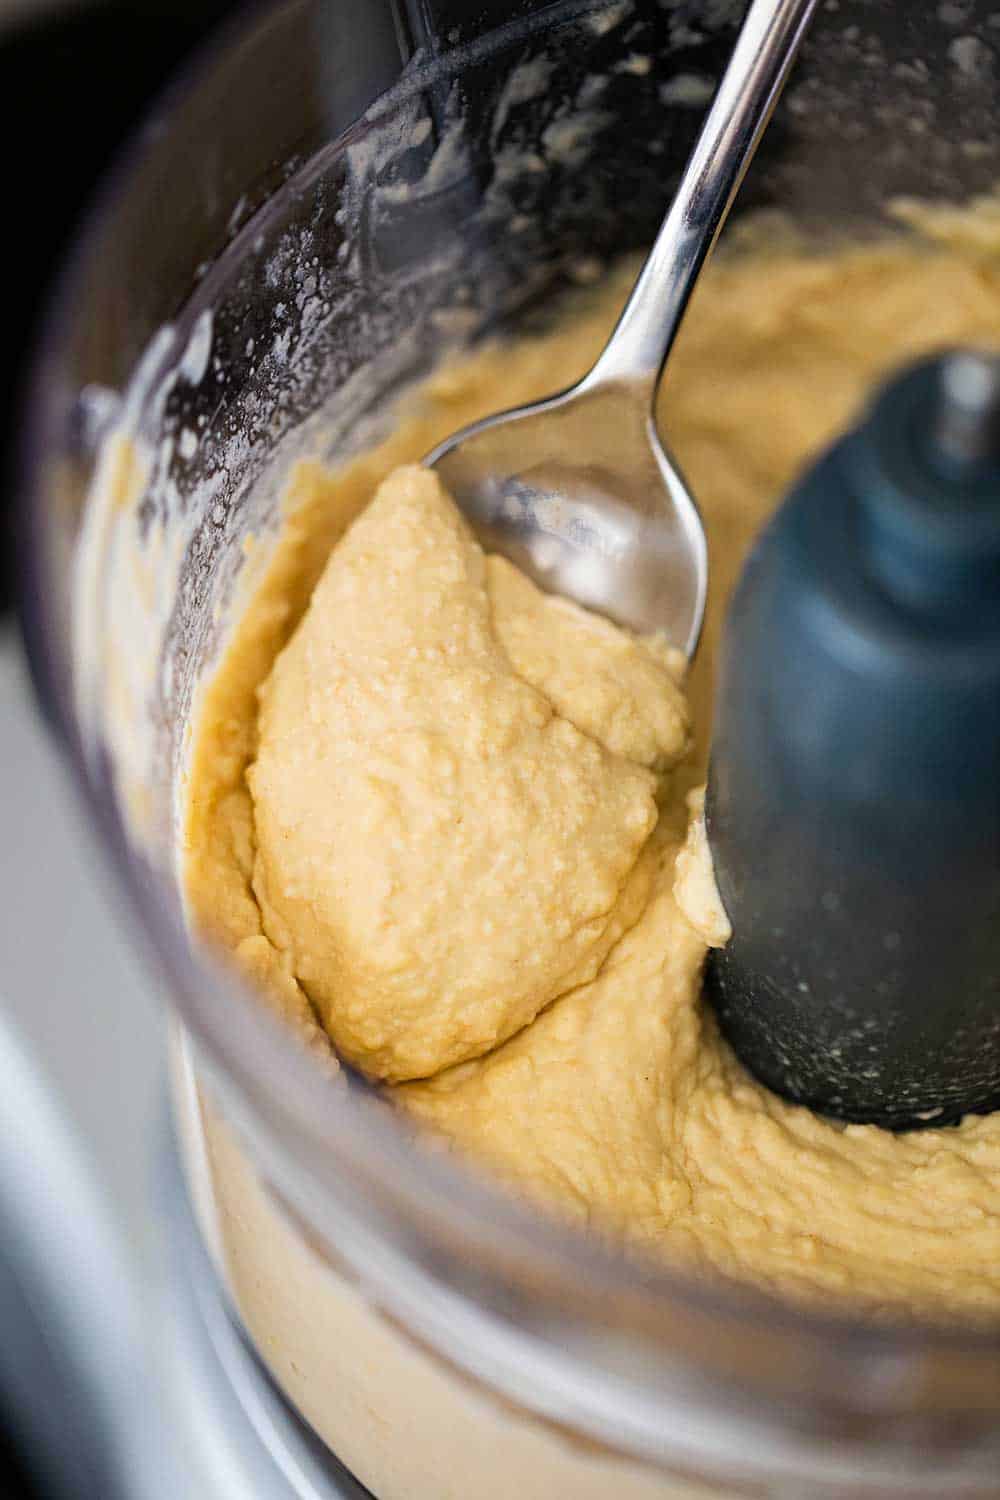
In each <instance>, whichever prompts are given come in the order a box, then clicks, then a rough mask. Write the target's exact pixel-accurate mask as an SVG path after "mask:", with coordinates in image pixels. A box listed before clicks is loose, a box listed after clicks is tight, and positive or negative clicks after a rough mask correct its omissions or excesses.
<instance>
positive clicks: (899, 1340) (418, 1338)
mask: <svg viewBox="0 0 1000 1500" xmlns="http://www.w3.org/2000/svg"><path fill="white" fill-rule="evenodd" d="M740 10H741V7H740V5H739V4H727V3H723V0H665V3H664V0H598V3H593V0H573V3H556V4H541V5H539V4H530V3H516V0H510V3H506V4H496V3H494V4H491V5H488V6H487V5H477V6H475V7H472V8H471V11H472V13H471V14H470V8H469V7H466V6H465V5H462V4H458V3H454V4H450V5H449V4H447V3H440V4H429V3H426V0H421V3H416V0H414V3H412V4H409V3H403V0H398V3H395V4H390V3H380V0H379V3H375V0H371V3H366V0H359V3H356V4H347V3H340V4H336V5H331V4H326V3H323V0H290V3H287V4H283V5H278V6H271V7H267V8H264V9H260V10H256V11H253V12H250V13H249V14H248V15H246V16H244V17H242V18H241V19H240V20H239V21H238V22H237V23H235V24H234V25H233V26H232V27H231V28H230V29H229V30H228V31H227V32H224V33H223V34H221V35H220V36H219V38H218V40H217V42H216V44H215V45H214V47H213V48H212V49H211V50H210V52H209V53H208V54H206V56H205V57H204V58H203V59H202V60H201V61H200V63H199V64H198V66H197V67H196V68H195V69H194V70H193V71H192V72H191V73H190V74H189V75H188V76H186V77H185V78H183V79H182V80H181V81H180V82H179V83H178V84H177V85H176V86H175V88H174V89H173V91H172V92H171V93H170V94H169V95H168V97H167V98H165V99H164V100H163V101H161V103H160V104H159V106H158V107H157V109H156V111H155V112H154V113H153V115H152V116H151V117H150V119H149V121H148V123H147V125H146V128H145V130H144V131H143V132H142V134H141V135H140V136H139V137H138V138H137V139H136V140H135V142H134V143H133V144H132V146H131V147H130V149H129V150H128V152H127V153H126V154H125V155H124V157H123V158H122V159H121V160H120V161H119V162H118V163H117V165H116V166H115V169H114V170H113V172H112V173H111V175H110V177H109V179H108V181H107V183H106V186H105V189H104V191H103V193H102V195H101V197H100V198H99V200H98V202H97V203H96V204H95V205H94V207H93V209H92V211H91V214H90V216H89V218H88V220H87V222H86V223H85V224H84V226H83V228H82V230H81V232H80V235H79V238H78V241H77V244H76V247H75V250H74V252H73V254H72V257H71V259H70V261H69V264H68V265H67V267H66V268H65V271H64V274H63V276H62V278H61V281H60V283H59V285H58V286H57V288H56V291H55V294H54V297H53V300H52V304H51V309H50V314H49V317H48V321H47V324H46V327H45V330H44V334H43V339H42V343H41V348H40V353H39V358H38V363H37V369H36V373H35V379H34V383H33V387H32V389H31V391H30V393H29V404H28V408H27V415H26V426H25V442H24V460H25V462H24V471H23V499H24V539H25V548H24V558H23V575H24V590H23V619H24V627H25V633H26V637H27V640H28V645H29V651H30V655H31V659H32V663H33V669H34V674H35V678H36V682H37V684H38V688H39V692H40V696H41V698H42V701H43V704H44V706H45V708H46V710H47V712H48V713H49V715H50V716H51V718H52V720H53V723H54V725H55V727H56V731H57V733H58V735H59V737H60V738H61V740H62V741H63V743H64V744H65V746H66V750H67V755H68V758H69V760H70V762H71V765H72V767H73V770H74V773H75V775H76V778H77V780H78V782H79V784H80V786H81V788H82V790H83V792H84V794H85V796H86V798H87V801H88V803H89V807H90V809H91V812H92V815H93V819H94V822H95V825H96V826H97V828H98V830H99V832H100V836H101V838H102V839H103V841H104V843H105V844H106V846H107V848H108V850H109V851H110V853H111V855H112V858H113V862H114V865H115V868H116V870H117V872H118V876H119V882H120V886H121V889H122V891H123V892H124V893H125V895H126V896H127V898H128V899H129V901H130V903H131V912H132V916H133V919H134V923H135V926H136V928H137V930H138V931H139V932H140V933H141V934H142V935H143V937H144V938H145V939H146V940H147V942H148V946H149V949H150V951H151V954H152V955H153V956H154V958H155V960H156V961H158V963H159V965H160V966H161V968H162V970H163V972H164V974H165V976H166V980H167V985H168V990H169V994H170V996H171V999H172V1002H173V1006H174V1029H175V1033H176V1043H175V1049H174V1062H175V1067H174V1075H175V1090H174V1092H175V1107H176V1118H177V1130H178V1136H179V1140H180V1143H181V1150H182V1155H183V1158H184V1162H185V1165H186V1169H187V1173H188V1179H189V1186H190V1190H191V1193H192V1196H193V1198H194V1201H195V1206H196V1209H197V1211H198V1215H199V1222H200V1224H201V1228H202V1233H203V1235H204V1236H205V1239H206V1242H207V1244H208V1247H209V1249H210V1251H211V1252H212V1254H213V1257H214V1261H215V1265H216V1269H217V1274H218V1276H219V1278H220V1281H221V1283H222V1285H223V1286H224V1288H225V1290H226V1294H227V1297H228V1299H229V1304H230V1307H231V1312H232V1316H233V1318H234V1319H235V1320H237V1322H238V1324H239V1325H240V1326H241V1327H242V1328H243V1330H244V1331H245V1332H246V1334H247V1336H248V1338H249V1339H250V1341H251V1342H252V1343H253V1345H254V1346H255V1348H256V1351H257V1354H258V1355H259V1357H260V1359H261V1360H262V1361H263V1363H264V1364H265V1365H266V1366H267V1367H268V1368H269V1370H270V1371H271V1373H272V1375H273V1376H274V1379H275V1380H276V1382H277V1383H278V1385H279V1386H280V1387H281V1389H282V1390H283V1391H284V1393H285V1395H286V1397H287V1399H288V1400H289V1401H290V1402H292V1403H293V1404H294V1406H295V1407H296V1408H297V1409H298V1411H299V1412H300V1413H301V1414H302V1416H303V1417H304V1418H305V1419H306V1421H307V1422H308V1423H309V1424H311V1426H312V1427H313V1428H314V1429H315V1431H316V1432H317V1433H318V1434H319V1436H320V1437H321V1438H322V1439H323V1440H324V1442H325V1443H326V1444H327V1445H328V1446H329V1448H330V1449H331V1451H335V1452H336V1453H337V1454H338V1455H339V1457H340V1459H341V1460H343V1462H344V1463H345V1464H346V1465H347V1467H348V1468H349V1469H350V1470H352V1471H353V1472H354V1473H355V1474H356V1475H357V1477H358V1479H359V1480H360V1481H361V1482H362V1483H363V1484H365V1485H367V1486H368V1487H369V1489H370V1490H371V1491H372V1493H373V1494H375V1495H376V1496H377V1497H378V1500H431V1497H433V1500H442V1497H445V1496H452V1495H454V1496H460V1495H461V1496H469V1495H475V1496H476V1497H477V1500H494V1497H495V1500H505V1497H510V1496H515V1495H516V1496H517V1497H518V1500H536V1497H538V1500H541V1497H543V1496H545V1497H551V1496H553V1495H573V1496H575V1497H587V1496H595V1497H596V1496H607V1495H610V1494H613V1495H615V1496H616V1497H622V1500H631V1497H643V1500H645V1497H650V1500H652V1497H661V1500H672V1497H680V1496H688V1495H691V1496H695V1495H700V1494H705V1495H709V1496H711V1495H717V1496H722V1495H725V1496H735V1495H751V1496H765V1495H768V1496H771V1495H773V1496H792V1495H795V1496H799V1495H809V1496H818V1497H822V1496H828V1497H834V1496H836V1497H838V1500H843V1497H850V1496H858V1497H862V1496H882V1495H906V1496H916V1495H936V1496H949V1497H952V1496H954V1497H959V1496H988V1495H996V1494H998V1493H1000V1488H998V1481H997V1477H996V1476H997V1474H998V1473H1000V1328H993V1329H989V1328H983V1327H977V1328H974V1329H973V1328H970V1327H965V1326H963V1327H959V1326H954V1327H950V1326H943V1325H942V1324H941V1323H940V1322H938V1323H934V1324H931V1323H927V1324H918V1323H913V1322H910V1323H907V1324H903V1323H899V1324H894V1323H892V1322H890V1321H886V1322H880V1323H877V1324H876V1323H873V1322H871V1321H870V1320H868V1319H862V1318H858V1319H853V1320H852V1319H851V1318H850V1317H847V1316H839V1315H838V1316H835V1315H833V1314H830V1313H825V1312H824V1311H821V1310H815V1311H813V1310H807V1309H804V1308H802V1307H800V1306H792V1305H790V1304H785V1303H783V1302H782V1301H780V1300H778V1299H776V1298H772V1297H769V1296H766V1295H764V1294H763V1293H756V1292H753V1291H751V1290H744V1289H739V1288H734V1287H733V1286H729V1285H723V1284H721V1283H719V1284H716V1283H714V1282H711V1281H708V1280H705V1279H695V1278H694V1277H692V1276H690V1275H685V1274H681V1273H680V1272H675V1271H672V1270H670V1269H669V1268H667V1267H664V1266H661V1265H659V1264H647V1263H646V1262H644V1261H642V1260H641V1259H637V1258H635V1257H629V1258H626V1257H625V1256H624V1255H618V1254H617V1253H615V1251H614V1250H613V1249H611V1248H609V1247H608V1246H606V1245H605V1244H603V1243H601V1242H599V1241H598V1240H597V1239H596V1238H589V1237H587V1236H586V1235H584V1234H583V1233H582V1232H580V1231H576V1230H574V1229H572V1228H570V1227H568V1226H564V1225H563V1224H561V1223H559V1222H556V1221H555V1220H553V1219H550V1218H549V1217H547V1216H545V1215H543V1214H542V1213H540V1212H537V1211H536V1210H535V1209H533V1208H532V1207H530V1206H528V1205H527V1204H523V1203H521V1202H518V1201H515V1200H514V1199H513V1198H511V1197H509V1196H507V1195H505V1194H504V1193H502V1192H501V1191H500V1190H499V1189H498V1188H497V1187H496V1186H495V1185H493V1184H492V1183H491V1182H490V1181H488V1180H487V1179H486V1178H485V1177H480V1176H479V1175H477V1174H476V1173H474V1172H473V1171H472V1170H471V1169H469V1168H467V1167H463V1166H462V1165H461V1164H459V1163H457V1162H456V1161H454V1160H452V1159H451V1158H448V1157H446V1156H444V1155H443V1154H442V1153H440V1152H435V1151H432V1150H428V1149H427V1148H426V1147H425V1146H424V1145H422V1144H421V1143H420V1142H419V1141H417V1140H415V1139H414V1137H413V1134H412V1132H411V1131H410V1130H409V1129H408V1128H407V1126H406V1125H405V1123H404V1122H402V1121H400V1120H399V1119H397V1118H396V1116H395V1115H394V1114H393V1113H392V1112H391V1111H389V1110H388V1109H387V1108H386V1106H385V1105H384V1104H383V1103H382V1102H381V1101H380V1099H379V1098H378V1096H377V1094H376V1093H375V1092H374V1091H373V1090H372V1089H370V1088H369V1087H368V1086H367V1085H366V1084H365V1083H364V1082H363V1081H362V1080H360V1079H359V1078H356V1077H353V1076H348V1075H345V1080H346V1081H345V1082H344V1084H343V1086H340V1085H338V1084H334V1083H331V1081H330V1079H329V1078H328V1077H327V1076H325V1075H324V1073H323V1072H322V1070H321V1069H320V1068H319V1067H317V1066H316V1064H315V1062H314V1060H313V1059H312V1058H311V1057H309V1056H308V1055H307V1054H306V1053H305V1052H304V1050H303V1049H302V1048H301V1047H300V1046H299V1045H298V1043H297V1042H296V1040H295V1039H293V1038H292V1037H291V1035H289V1034H286V1032H285V1030H284V1029H283V1028H282V1027H281V1026H280V1025H279V1024H278V1023H277V1022H276V1021H275V1020H274V1019H273V1017H272V1016H271V1015H270V1013H269V1012H268V1011H267V1009H266V1007H264V1006H263V1005H262V1004H261V1003H260V1000H259V997H257V996H256V995H254V994H252V993H250V992H248V991H247V990H245V989H244V987H243V986H242V985H241V984H240V983H239V981H238V980H237V979H236V978H235V977H234V976H233V974H232V972H231V971H230V969H229V968H227V966H226V965H225V964H223V963H222V962H221V961H220V960H219V958H218V956H217V955H214V954H213V953H212V952H211V951H210V950H209V949H208V948H207V947H206V946H205V945H203V944H202V943H200V942H195V941H193V940H192V938H191V936H190V933H189V929H188V924H187V919H186V914H185V909H184V898H183V892H182V888H181V880H180V872H179V863H178V860H179V852H178V851H179V837H180V827H181V803H180V797H181V787H182V777H183V772H184V766H185V755H186V752H187V748H188V745H189V733H190V723H191V712H192V705H193V703H194V701H195V697H196V693H197V690H198V686H199V684H200V683H201V682H202V681H203V680H204V677H205V674H206V673H207V672H208V671H209V670H210V669H211V666H212V664H213V662H214V660H215V659H216V655H217V652H218V649H219V646H220V643H221V642H222V640H223V638H224V632H225V628H226V623H227V620H228V619H229V618H230V615H231V609H232V606H233V603H234V600H236V599H237V598H238V597H239V591H240V589H241V588H244V587H245V586H246V580H247V578H248V577H249V576H250V572H252V569H253V567H254V566H255V559H257V558H259V557H261V556H266V552H267V542H268V541H269V540H270V539H271V538H273V536H274V534H275V531H276V527H277V524H278V519H279V516H278V501H279V496H280V493H281V488H282V483H283V480H284V478H285V477H286V476H287V473H288V471H289V467H290V465H291V464H292V463H293V462H294V460H295V459H296V458H297V457H299V456H302V455H306V454H308V455H314V456H321V457H325V458H328V459H331V460H342V459H344V458H345V457H347V456H348V455H350V454H352V453H354V452H357V451H359V450H360V449H363V448H364V447H366V446H368V445H370V444H371V443H372V442H373V441H375V440H376V438H377V437H378V435H379V433H380V432H382V431H384V430H385V429H386V428H387V426H388V425H389V424H390V423H391V420H392V408H393V403H394V401H395V400H396V399H397V397H398V396H399V395H400V393H402V392H404V391H405V390H406V389H407V388H408V387H409V386H411V385H412V384H413V382H414V381H416V380H417V379H419V377H420V376H421V375H422V374H426V373H427V372H428V371H429V370H430V369H431V368H432V367H433V366H434V364H435V363H436V362H437V361H438V360H440V359H441V358H442V357H443V356H444V355H445V354H446V353H450V352H452V351H455V350H460V349H461V348H464V347H468V346H469V345H471V344H472V343H474V342H475V341H476V340H477V339H480V338H481V337H483V336H484V335H486V334H496V333H506V332H508V331H511V330H514V329H517V328H524V327H529V326H537V324H538V322H539V319H541V318H543V317H544V315H545V313H546V310H547V309H548V308H549V307H550V306H551V304H552V301H553V298H554V297H555V296H556V294H557V293H558V292H559V291H560V289H562V288H564V287H568V286H571V285H573V284H575V283H579V282H581V281H590V280H593V279H595V278H596V277H597V276H598V275H599V274H600V272H601V270H602V268H603V267H604V266H606V265H607V264H608V263H609V262H610V261H611V260H612V259H613V258H615V257H618V256H620V255H621V254H622V253H623V252H625V251H628V250H632V249H637V248H639V247H641V246H643V245H644V244H646V243H648V241H649V240H650V238H651V237H652V234H653V232H654V230H655V228H656V225H657V223H658V222H659V219H660V217H661V215H662V212H663V209H664V206H665V204H666V202H667V201H668V198H669V194H670V190H671V184H672V182H673V181H674V180H675V179H676V176H677V173H678V170H679V167H680V165H681V163H682V162H683V160H684V158H685V155H686V153H687V150H688V148H689V146H690V145H691V143H692V140H693V136H694V133H695V130H696V128H697V125H698V123H699V120H700V117H701V112H702V110H703V108H704V105H705V103H706V101H707V99H708V98H709V97H710V94H711V90H712V86H713V80H714V79H715V78H716V77H717V76H718V73H719V71H720V69H721V66H722V63H723V62H724V59H725V57H726V56H727V54H728V50H729V49H730V47H731V44H732V39H733V35H734V29H735V26H736V25H737V24H738V21H739V18H740ZM994 21H995V18H994V16H993V14H992V8H991V6H990V5H989V4H973V3H970V0H962V3H961V4H954V5H942V6H940V7H937V8H928V7H887V6H885V5H882V4H879V3H875V0H868V3H866V0H830V3H829V4H828V5H827V6H826V7H825V8H824V9H823V10H822V12H821V13H820V15H819V18H818V20H817V22H816V25H815V29H814V32H813V34H812V36H811V38H810V40H809V43H808V44H807V46H806V49H805V52H804V55H803V57H802V60H801V62H800V64H799V66H798V68H797V70H796V73H795V75H794V77H793V79H792V82H791V84H790V87H789V89H788V92H787V94H786V96H785V99H784V100H783V102H782V104H781V106H780V108H779V110H778V113H777V115H776V117H775V120H774V123H773V125H772V127H771V129H770V131H769V133H768V136H767V139H766V141H765V143H764V146H763V148H762V151H761V154H760V157H759V159H758V161H757V162H756V163H755V165H754V167H753V169H752V171H751V174H750V177H749V178H748V181H747V183H746V186H745V188H744V191H743V194H742V196H741V203H740V210H741V213H745V212H746V211H747V210H748V209H751V208H753V209H757V210H759V211H763V212H769V211H778V212H780V213H782V214H787V215H789V216H790V217H791V218H792V219H793V220H794V222H795V223H796V225H797V226H798V228H799V229H800V231H801V232H802V233H803V234H805V235H807V236H815V237H817V239H819V240H822V241H824V242H826V241H829V240H830V239H831V237H833V238H835V237H843V236H853V237H858V236H874V235H879V234H885V233H889V232H893V229H892V223H891V221H890V219H889V218H888V217H887V205H888V204H889V202H890V201H891V200H892V199H893V198H894V197H897V196H899V195H919V196H921V197H923V198H941V199H952V200H955V199H958V200H967V199H969V198H970V197H972V196H975V195H976V194H978V193H988V192H989V191H990V190H991V189H992V188H993V187H994V185H995V183H996V180H997V178H998V176H1000V133H998V129H997V123H996V109H995V104H996V83H995V66H996V62H997V53H996V48H997V47H998V46H1000V31H998V30H997V28H996V26H995V24H994ZM730 232H732V233H736V234H738V233H739V222H738V218H737V220H736V222H735V223H734V225H733V227H732V230H731V231H730ZM114 434H118V435H119V438H120V437H121V435H123V434H124V435H125V436H127V437H128V439H129V440H130V441H129V442H128V443H125V444H123V443H122V442H121V441H120V440H117V439H116V438H115V437H114ZM137 454H139V455H142V457H141V459H140V458H137V457H136V455H137ZM331 1472H332V1470H331ZM331 1485H332V1481H331ZM314 1488H315V1487H314V1486H313V1489H312V1490H310V1493H312V1492H314ZM331 1493H333V1490H332V1489H331Z"/></svg>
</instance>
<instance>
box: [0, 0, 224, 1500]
mask: <svg viewBox="0 0 1000 1500" xmlns="http://www.w3.org/2000/svg"><path fill="white" fill-rule="evenodd" d="M236 8H237V5H236V0H169V3H168V0H132V3H130V4H123V3H121V0H89V3H87V0H84V3H81V0H75V3H74V0H64V3H61V4H60V3H59V0H0V139H2V140H3V142H4V148H5V149H4V155H5V158H6V161H7V171H8V173H9V174H10V175H9V181H8V196H7V208H6V210H5V212H4V214H3V222H4V226H5V233H4V240H5V242H6V243H5V245H4V259H5V261H6V265H7V270H6V272H5V273H4V274H5V279H6V292H5V296H4V325H5V327H4V333H5V337H4V357H3V360H2V364H0V381H2V395H0V424H2V425H0V462H2V465H3V491H2V501H0V507H2V508H0V611H3V612H6V611H8V610H9V609H10V605H11V598H12V592H13V586H14V567H13V547H12V535H13V524H14V523H13V509H14V507H13V502H12V496H13V489H14V482H15V481H14V453H15V450H16V438H17V428H18V423H19V392H20V384H21V380H22V378H23V374H24V367H25V363H26V360H27V357H28V352H29V350H30V348H31V346H32V342H33V334H34V331H35V329H36V327H37V323H38V319H39V315H40V311H41V307H42V303H43V297H44V291H45V288H46V286H47V284H48V282H49V280H50V278H51V276H52V273H53V271H54V269H55V267H56V265H57V264H58V262H59V259H60V256H61V254H62V252H63V250H64V249H65V247H66V244H67V241H68V239H69V236H70V233H71V231H72V228H73V225H74V224H75V222H76V220H77V218H78V216H79V214H80V212H81V210H82V208H83V206H84V204H85V203H86V201H87V199H88V197H89V196H90V194H91V192H92V190H93V187H94V183H95V180H96V178H97V177H98V176H99V175H100V173H101V171H102V169H103V168H104V167H105V166H106V164H107V162H108V161H109V159H110V158H111V157H112V156H113V155H114V152H115V150H116V148H117V147H118V146H119V144H120V143H121V142H122V141H123V139H124V138H125V137H126V136H127V135H128V134H129V131H130V130H131V128H132V127H133V126H134V125H135V124H136V122H137V121H138V120H139V119H140V118H141V116H142V115H143V114H144V113H145V111H146V109H148V107H149V102H150V99H151V97H152V96H155V94H156V93H157V91H158V90H159V89H160V88H161V87H162V86H163V84H164V83H165V81H166V80H167V78H168V77H169V76H170V75H171V74H172V73H174V72H175V71H176V69H177V68H178V66H179V65H181V64H183V62H184V60H185V58H187V57H188V56H189V54H191V53H192V52H193V51H194V49H195V47H196V46H197V44H198V43H199V42H200V41H201V40H202V39H203V38H204V37H205V35H206V34H207V33H208V32H209V31H210V30H211V29H212V28H213V27H214V26H216V25H217V24H218V22H219V21H220V20H222V19H223V18H224V17H225V16H226V15H227V14H228V13H229V12H231V11H233V10H235V9H236ZM3 1463H4V1460H3V1458H2V1455H0V1479H2V1474H3ZM8 1493H11V1491H9V1490H8V1489H6V1488H5V1487H4V1486H3V1485H2V1483H0V1494H3V1495H7V1494H8ZM15 1493H16V1492H15Z"/></svg>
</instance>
